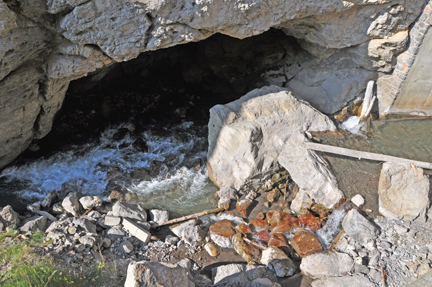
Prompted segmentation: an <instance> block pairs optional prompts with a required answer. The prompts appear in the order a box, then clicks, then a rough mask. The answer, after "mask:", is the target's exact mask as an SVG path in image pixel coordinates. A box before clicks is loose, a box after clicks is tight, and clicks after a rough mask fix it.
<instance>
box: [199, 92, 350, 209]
mask: <svg viewBox="0 0 432 287" xmlns="http://www.w3.org/2000/svg"><path fill="white" fill-rule="evenodd" d="M208 126H209V136H208V138H209V149H208V153H207V158H208V163H207V167H208V171H209V176H210V178H211V179H212V181H213V182H214V183H216V184H217V185H218V186H221V187H233V188H235V189H241V188H245V187H248V186H256V185H258V184H259V183H261V182H262V178H263V177H266V176H267V175H269V174H271V173H273V172H275V171H276V170H277V169H278V168H279V164H281V165H282V166H283V167H285V168H286V169H287V170H288V172H289V173H290V174H291V176H292V178H293V180H294V181H295V182H296V183H297V184H298V185H299V187H300V193H299V194H300V196H299V197H298V199H297V201H296V202H297V203H300V204H297V205H299V206H297V205H295V207H294V208H293V210H294V211H298V209H300V207H301V202H302V201H303V200H307V198H309V197H310V198H311V199H314V200H315V202H317V203H322V204H324V205H325V206H326V207H333V205H334V204H335V203H337V202H338V201H339V200H340V199H341V198H342V196H343V194H342V192H341V191H340V190H339V189H338V188H337V184H336V178H335V177H334V176H333V174H332V173H331V172H330V170H329V169H328V167H327V165H326V163H325V161H324V160H323V159H322V158H321V157H319V156H318V155H316V154H315V153H314V152H313V151H308V150H307V149H306V148H304V147H303V146H302V143H303V141H305V137H304V135H303V132H305V131H326V130H330V131H334V130H336V127H335V125H334V124H333V122H332V121H331V120H330V119H329V118H328V117H327V116H325V115H323V114H322V113H320V112H319V111H317V110H316V109H314V108H313V107H311V106H310V105H309V104H308V103H306V102H304V101H302V100H298V99H297V98H295V97H294V96H293V95H292V93H291V92H289V91H287V90H285V89H283V88H279V87H276V86H269V87H264V88H261V89H256V90H253V91H251V92H249V93H247V94H246V95H245V96H243V97H241V98H240V99H239V100H236V101H234V102H231V103H228V104H226V105H216V106H214V107H213V108H212V109H211V110H210V121H209V125H208ZM227 158H229V159H230V160H226V159H227Z"/></svg>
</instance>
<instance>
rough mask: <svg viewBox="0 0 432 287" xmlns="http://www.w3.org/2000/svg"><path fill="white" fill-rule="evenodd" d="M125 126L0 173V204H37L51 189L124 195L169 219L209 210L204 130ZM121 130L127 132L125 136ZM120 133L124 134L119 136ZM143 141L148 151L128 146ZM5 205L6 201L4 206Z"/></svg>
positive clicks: (211, 205)
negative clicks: (155, 167)
mask: <svg viewBox="0 0 432 287" xmlns="http://www.w3.org/2000/svg"><path fill="white" fill-rule="evenodd" d="M127 126H128V125H127V124H124V125H120V126H117V127H115V128H109V129H107V130H106V131H105V132H104V133H103V134H102V135H101V137H100V140H99V141H97V142H94V143H90V144H86V145H80V146H73V147H71V148H70V149H69V151H67V152H59V153H57V154H55V155H53V156H50V157H48V158H44V159H39V160H36V161H33V162H30V163H27V164H24V165H22V166H11V167H8V168H6V169H5V170H3V172H2V173H1V174H0V200H1V202H0V206H2V205H3V206H4V205H6V204H10V203H9V202H10V201H11V200H12V201H13V199H12V196H15V197H16V199H15V202H16V201H19V202H22V203H25V202H32V201H37V200H40V199H42V198H44V197H45V195H46V194H47V193H48V192H50V191H53V190H54V191H57V192H58V193H60V195H62V196H64V195H65V194H66V193H67V192H70V191H74V192H78V191H80V192H82V193H83V194H84V195H101V196H102V197H103V198H104V199H105V200H108V196H109V194H110V192H111V190H113V189H116V190H119V191H122V192H123V193H126V196H125V199H126V200H127V201H131V202H139V203H140V204H141V205H142V206H143V207H144V208H163V209H166V210H168V211H170V213H171V215H172V216H178V215H185V214H191V213H194V212H199V211H202V210H206V209H211V208H214V207H215V205H216V201H215V199H214V198H213V194H214V193H215V192H216V191H217V187H216V186H214V185H213V184H212V183H211V182H210V180H209V179H208V175H207V170H206V167H205V166H206V165H205V161H206V151H207V133H206V127H196V126H194V125H193V123H192V122H185V123H182V124H180V125H176V126H172V127H169V128H163V129H156V128H155V127H152V126H149V127H148V128H147V129H146V131H144V132H143V133H140V134H134V133H130V132H128V131H127ZM125 131H126V132H125ZM119 134H123V135H120V136H119ZM137 138H141V139H144V140H145V141H146V143H147V146H148V151H147V152H142V151H140V150H137V149H136V148H135V147H134V146H133V143H134V141H135V140H136V139H137ZM152 161H160V162H163V163H164V164H163V166H162V168H161V173H160V174H159V175H157V176H152V177H150V176H149V174H148V170H149V168H150V165H151V162H152ZM6 201H8V202H6Z"/></svg>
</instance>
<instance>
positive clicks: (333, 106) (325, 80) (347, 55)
mask: <svg viewBox="0 0 432 287" xmlns="http://www.w3.org/2000/svg"><path fill="white" fill-rule="evenodd" d="M424 4H425V0H411V1H408V0H368V1H358V0H349V1H339V0H332V1H328V0H319V1H310V0H307V1H304V0H303V1H298V0H290V1H286V0H277V1H271V2H268V1H261V0H247V1H244V0H229V1H214V0H196V1H195V0H180V1H178V0H176V1H174V0H164V1H163V0H104V1H102V0H91V1H88V0H47V1H44V0H22V1H14V0H7V1H4V0H0V39H1V40H0V41H1V43H2V45H0V168H1V167H4V166H5V165H7V164H8V163H10V162H11V161H12V160H13V159H14V158H15V157H16V156H17V155H19V154H20V153H21V152H22V151H23V150H25V149H26V148H27V147H28V146H29V144H30V143H31V142H32V140H35V139H40V138H42V137H44V136H45V135H46V134H47V133H48V132H49V131H50V129H51V125H52V121H53V118H54V116H55V114H56V112H57V111H58V110H59V109H60V108H61V105H62V102H63V100H64V96H65V93H66V90H67V88H68V85H69V83H70V81H72V80H75V79H78V78H81V77H84V76H86V75H87V74H88V73H91V72H94V71H96V70H98V69H100V68H102V67H104V66H107V65H110V64H112V63H115V62H121V61H128V60H131V59H133V58H136V57H137V56H138V55H139V54H140V53H143V52H146V51H152V50H157V49H162V48H167V47H171V46H175V45H179V44H184V43H188V42H196V41H200V40H203V39H206V38H208V37H210V36H211V35H213V34H216V33H221V34H225V35H229V36H232V37H235V38H246V37H250V36H253V35H258V34H261V33H263V32H265V31H267V30H269V29H270V28H276V29H281V30H283V31H284V32H285V34H287V35H291V36H294V37H296V38H297V39H298V40H299V43H300V44H301V46H302V48H303V49H304V50H305V51H307V52H308V53H309V54H310V56H311V57H310V59H309V60H308V61H306V62H304V64H303V65H302V67H301V69H299V70H296V71H294V72H293V69H292V68H291V69H287V68H283V67H282V68H281V69H279V70H278V71H274V72H273V73H272V77H273V78H274V79H278V78H282V79H283V80H282V81H279V84H280V85H284V86H287V87H289V88H290V89H291V90H293V91H294V92H295V94H296V95H298V96H299V97H301V98H303V99H306V100H308V101H309V102H310V103H311V104H312V105H313V106H314V107H316V108H318V109H319V110H321V111H322V112H324V113H334V112H336V111H338V110H339V109H341V108H342V107H343V106H344V105H345V104H346V103H347V102H349V101H351V100H353V99H354V98H356V97H357V96H359V94H360V93H361V92H362V90H363V89H364V87H365V86H366V82H367V81H368V80H370V79H373V78H377V77H378V76H379V73H389V72H391V71H392V69H393V66H394V64H395V56H396V54H397V53H399V52H401V51H402V50H403V49H404V48H405V45H406V43H407V29H408V28H409V26H410V24H411V23H413V22H414V21H415V19H416V17H417V16H418V15H419V14H420V12H421V10H422V8H423V6H424ZM275 41H278V39H275Z"/></svg>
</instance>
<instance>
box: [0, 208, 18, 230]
mask: <svg viewBox="0 0 432 287" xmlns="http://www.w3.org/2000/svg"><path fill="white" fill-rule="evenodd" d="M0 221H1V222H3V224H5V225H6V226H10V227H17V226H18V224H20V222H21V221H20V219H19V217H18V213H16V212H15V211H14V210H13V208H12V206H10V205H6V206H5V207H3V209H2V211H1V212H0Z"/></svg>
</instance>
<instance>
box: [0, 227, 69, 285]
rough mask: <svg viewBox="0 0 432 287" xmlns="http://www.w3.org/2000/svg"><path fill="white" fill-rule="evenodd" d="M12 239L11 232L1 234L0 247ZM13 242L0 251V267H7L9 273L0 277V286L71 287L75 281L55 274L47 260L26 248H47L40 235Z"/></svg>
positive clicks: (13, 234)
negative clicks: (8, 239)
mask: <svg viewBox="0 0 432 287" xmlns="http://www.w3.org/2000/svg"><path fill="white" fill-rule="evenodd" d="M15 235H16V232H15V231H9V232H8V233H5V234H2V235H1V237H0V243H1V242H2V241H4V239H5V238H6V237H14V236H15ZM15 240H16V243H15V244H12V245H9V246H5V247H3V248H2V249H0V264H1V265H5V266H8V267H9V269H10V270H9V271H7V272H6V273H5V274H4V275H3V276H0V285H1V286H5V287H48V286H74V283H76V280H74V278H73V277H72V276H70V275H69V274H67V273H66V272H62V271H61V270H59V269H58V268H57V267H56V266H55V265H54V264H53V262H52V260H51V259H50V258H49V257H47V256H39V255H37V254H36V253H35V252H34V251H33V249H32V248H31V247H30V246H43V245H45V244H47V242H44V233H42V232H36V233H34V234H33V236H32V237H31V238H30V239H18V238H17V239H15ZM48 243H49V242H48ZM75 286H77V285H75Z"/></svg>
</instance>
